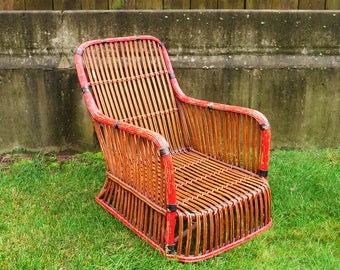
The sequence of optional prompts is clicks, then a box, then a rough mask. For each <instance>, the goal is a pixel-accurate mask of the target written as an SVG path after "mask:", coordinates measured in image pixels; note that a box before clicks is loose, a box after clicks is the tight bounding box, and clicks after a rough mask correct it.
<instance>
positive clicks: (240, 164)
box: [75, 35, 272, 262]
mask: <svg viewBox="0 0 340 270" xmlns="http://www.w3.org/2000/svg"><path fill="white" fill-rule="evenodd" d="M75 66H76V71H77V75H78V78H79V82H80V86H81V88H82V90H83V96H84V100H85V104H86V106H87V108H88V110H89V112H90V115H91V118H92V120H93V125H94V129H95V131H96V134H97V138H98V141H99V143H100V146H101V149H102V151H103V154H104V158H105V161H106V167H107V169H106V180H105V184H104V186H103V188H102V190H101V192H100V193H99V194H98V196H97V197H96V201H97V202H98V203H99V204H100V205H101V206H103V207H104V208H105V209H106V210H107V211H108V212H109V213H110V214H112V215H113V216H114V217H116V218H117V219H118V220H120V221H121V222H123V223H124V224H125V225H126V226H127V227H129V228H130V229H131V230H132V231H134V232H135V233H136V234H137V235H138V236H140V237H141V238H142V239H143V240H145V241H146V242H148V243H149V244H150V245H151V246H153V247H154V248H156V249H158V250H159V251H160V252H161V253H162V254H163V255H165V256H166V257H168V258H172V259H173V258H175V259H178V260H179V261H182V262H195V261H200V260H204V259H208V258H211V257H212V256H215V255H218V254H220V253H222V252H225V251H227V250H229V249H231V248H233V247H235V246H237V245H239V244H242V243H243V242H244V241H246V240H249V239H251V238H252V237H254V236H255V235H257V234H259V233H261V232H263V231H264V230H266V229H268V228H269V227H270V226H271V224H272V218H271V192H270V187H269V185H268V181H267V174H268V162H269V152H270V127H269V123H268V120H267V119H266V117H265V116H264V115H263V114H262V113H260V112H258V111H256V110H253V109H249V108H242V107H238V106H230V105H224V104H219V103H214V102H209V101H202V100H198V99H194V98H191V97H188V96H186V95H185V94H184V93H183V91H182V90H181V88H180V86H179V84H178V81H177V78H176V76H175V73H174V71H173V68H172V65H171V61H170V58H169V55H168V52H167V49H166V48H165V46H164V44H163V43H162V42H161V41H160V40H159V39H157V38H155V37H152V36H147V35H143V36H129V37H119V38H107V39H97V40H91V41H87V42H84V43H83V44H81V45H80V46H79V47H78V49H77V51H76V54H75Z"/></svg>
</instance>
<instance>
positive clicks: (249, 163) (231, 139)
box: [177, 92, 270, 178]
mask: <svg viewBox="0 0 340 270" xmlns="http://www.w3.org/2000/svg"><path fill="white" fill-rule="evenodd" d="M177 98H178V99H179V106H180V110H181V112H182V115H183V116H184V118H185V120H184V122H185V123H187V129H188V134H189V137H190V140H191V144H192V145H193V147H194V149H197V150H198V151H200V152H202V153H204V154H207V155H209V156H211V157H212V158H215V159H218V160H221V161H224V162H227V163H229V164H231V165H234V166H238V167H240V168H242V169H246V170H248V171H251V172H253V173H256V174H258V175H260V176H261V177H265V178H267V172H268V162H269V151H270V127H269V123H268V120H267V118H266V117H265V116H264V115H263V114H262V113H260V112H258V111H256V110H253V109H249V108H243V107H239V106H230V105H224V104H219V103H213V102H208V101H202V100H198V99H194V98H190V97H187V96H185V95H184V94H182V93H181V92H179V94H178V95H177Z"/></svg>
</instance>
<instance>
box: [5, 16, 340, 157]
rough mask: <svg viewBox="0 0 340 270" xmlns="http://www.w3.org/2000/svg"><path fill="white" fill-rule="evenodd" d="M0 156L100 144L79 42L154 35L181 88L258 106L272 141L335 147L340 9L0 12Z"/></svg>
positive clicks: (339, 117)
mask: <svg viewBox="0 0 340 270" xmlns="http://www.w3.org/2000/svg"><path fill="white" fill-rule="evenodd" d="M0 24H1V25H2V26H4V27H3V29H2V31H1V35H2V36H1V38H0V94H1V99H0V122H1V125H0V153H1V152H6V151H11V150H14V149H18V148H21V149H27V150H33V151H37V150H39V151H60V150H65V149H73V150H77V151H85V150H94V149H98V145H97V144H96V140H95V139H94V134H93V129H92V124H91V121H90V119H89V117H88V114H87V111H86V108H85V107H84V103H83V101H82V96H81V91H80V89H79V85H78V82H77V77H76V74H75V70H74V65H73V52H74V50H75V49H76V47H77V46H78V44H79V43H81V42H83V41H85V40H88V39H94V38H104V37H110V36H126V35H136V34H151V35H154V36H157V37H158V38H160V39H161V40H162V41H164V42H165V44H166V47H167V48H168V50H169V52H170V55H171V58H172V60H173V65H174V69H175V72H176V76H177V78H178V80H179V83H180V85H181V88H182V89H183V91H184V92H185V93H187V94H188V95H190V96H194V97H196V98H201V99H206V100H212V101H215V102H222V103H227V104H234V105H240V106H246V107H251V108H255V109H257V110H260V111H262V112H263V113H264V114H265V115H266V116H267V117H268V118H269V120H270V123H271V126H272V135H273V143H272V147H273V148H277V147H285V148H314V147H322V148H324V147H338V146H339V145H340V136H339V135H338V134H339V132H338V126H339V125H340V109H339V108H340V83H339V82H340V47H339V41H340V35H339V31H338V29H339V26H340V12H339V11H336V12H333V11H319V12H315V11H314V12H312V11H311V12H302V11H246V10H245V11H227V10H224V11H222V10H217V11H212V10H210V11H208V10H207V11H192V10H191V11H183V10H182V11H103V12H98V11H96V12H94V11H81V12H80V11H67V12H0Z"/></svg>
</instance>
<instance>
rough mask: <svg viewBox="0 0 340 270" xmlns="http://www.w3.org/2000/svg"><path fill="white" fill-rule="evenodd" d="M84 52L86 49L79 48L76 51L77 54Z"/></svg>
mask: <svg viewBox="0 0 340 270" xmlns="http://www.w3.org/2000/svg"><path fill="white" fill-rule="evenodd" d="M83 53H84V50H82V49H79V48H78V49H77V51H76V54H78V55H83Z"/></svg>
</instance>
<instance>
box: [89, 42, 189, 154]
mask: <svg viewBox="0 0 340 270" xmlns="http://www.w3.org/2000/svg"><path fill="white" fill-rule="evenodd" d="M162 46H163V44H162V43H161V42H160V41H159V40H158V39H156V38H153V37H149V36H141V37H126V38H110V39H106V40H101V41H99V40H96V41H94V42H93V43H92V44H90V45H89V46H87V47H86V48H85V49H84V51H83V64H84V67H85V72H86V75H87V76H86V77H87V79H88V84H89V86H90V88H91V90H92V92H93V95H94V98H95V101H96V104H97V106H98V108H99V109H100V110H101V111H102V112H103V113H104V114H105V115H107V116H109V117H112V118H114V119H116V120H120V121H124V122H128V123H131V124H134V125H137V126H140V127H143V128H147V129H150V130H153V131H156V132H158V133H160V134H162V135H163V136H164V137H165V139H166V140H167V141H168V142H169V144H170V148H171V151H173V152H176V151H180V150H181V149H183V148H184V139H183V132H182V127H181V123H180V117H179V112H178V106H177V104H176V101H175V96H174V92H173V90H172V86H171V83H170V78H169V76H170V75H171V74H169V71H168V69H167V66H166V62H165V59H164V55H163V53H164V50H162Z"/></svg>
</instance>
